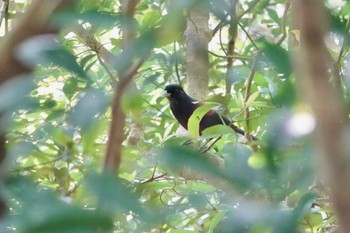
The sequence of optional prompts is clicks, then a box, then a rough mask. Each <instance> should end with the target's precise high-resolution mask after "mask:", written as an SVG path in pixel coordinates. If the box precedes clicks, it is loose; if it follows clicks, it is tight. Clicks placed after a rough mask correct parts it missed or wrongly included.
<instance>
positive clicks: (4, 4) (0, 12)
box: [0, 0, 9, 27]
mask: <svg viewBox="0 0 350 233" xmlns="http://www.w3.org/2000/svg"><path fill="white" fill-rule="evenodd" d="M8 4H9V2H8V0H2V1H1V6H0V27H1V25H2V21H3V19H4V18H5V17H6V10H7V9H8Z"/></svg>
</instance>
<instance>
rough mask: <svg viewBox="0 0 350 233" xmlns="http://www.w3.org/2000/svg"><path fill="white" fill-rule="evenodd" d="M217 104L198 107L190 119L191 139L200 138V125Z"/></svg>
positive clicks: (188, 125) (188, 128)
mask: <svg viewBox="0 0 350 233" xmlns="http://www.w3.org/2000/svg"><path fill="white" fill-rule="evenodd" d="M215 105H216V104H210V103H208V104H205V105H202V106H200V107H198V108H197V109H196V110H194V112H193V113H192V115H191V117H190V119H188V123H187V130H188V133H189V134H190V137H191V138H196V137H199V123H200V121H201V120H202V118H203V117H204V115H205V114H206V113H207V112H209V111H210V110H211V109H212V108H213V107H214V106H215Z"/></svg>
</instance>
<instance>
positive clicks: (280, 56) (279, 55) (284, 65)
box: [262, 39, 292, 78]
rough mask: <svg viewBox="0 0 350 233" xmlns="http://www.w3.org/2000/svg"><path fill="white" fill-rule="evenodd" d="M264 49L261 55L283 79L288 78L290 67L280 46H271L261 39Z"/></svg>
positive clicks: (286, 55) (285, 52)
mask: <svg viewBox="0 0 350 233" xmlns="http://www.w3.org/2000/svg"><path fill="white" fill-rule="evenodd" d="M262 42H263V46H264V49H263V50H262V51H263V54H264V55H265V56H266V58H267V59H268V61H269V62H270V63H271V64H272V65H273V66H274V67H275V68H276V70H277V72H278V73H279V74H282V75H283V77H284V78H288V77H289V76H290V74H291V73H292V65H291V60H290V57H289V54H288V52H287V51H286V50H285V49H284V48H282V47H281V46H278V45H275V44H272V43H270V42H268V41H267V40H264V39H262Z"/></svg>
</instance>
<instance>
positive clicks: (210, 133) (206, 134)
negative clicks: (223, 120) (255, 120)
mask: <svg viewBox="0 0 350 233" xmlns="http://www.w3.org/2000/svg"><path fill="white" fill-rule="evenodd" d="M229 133H231V134H232V133H234V130H233V129H232V128H231V127H230V126H227V125H214V126H211V127H208V128H206V129H205V130H203V132H202V135H201V137H202V138H215V137H219V136H222V135H224V134H229Z"/></svg>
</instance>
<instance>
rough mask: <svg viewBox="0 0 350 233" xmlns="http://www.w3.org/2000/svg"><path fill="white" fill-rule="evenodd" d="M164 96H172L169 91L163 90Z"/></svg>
mask: <svg viewBox="0 0 350 233" xmlns="http://www.w3.org/2000/svg"><path fill="white" fill-rule="evenodd" d="M162 96H163V97H166V98H169V97H170V96H171V94H170V93H168V92H167V91H163V93H162Z"/></svg>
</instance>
